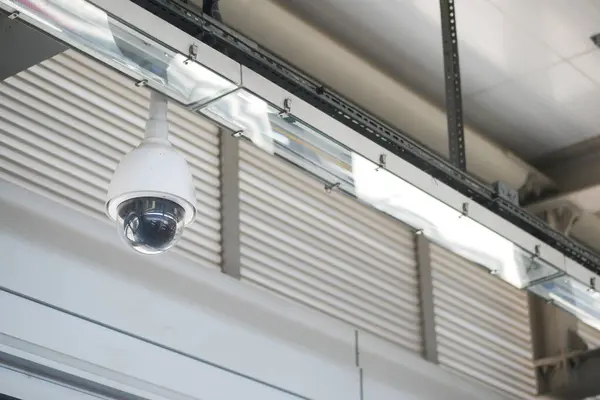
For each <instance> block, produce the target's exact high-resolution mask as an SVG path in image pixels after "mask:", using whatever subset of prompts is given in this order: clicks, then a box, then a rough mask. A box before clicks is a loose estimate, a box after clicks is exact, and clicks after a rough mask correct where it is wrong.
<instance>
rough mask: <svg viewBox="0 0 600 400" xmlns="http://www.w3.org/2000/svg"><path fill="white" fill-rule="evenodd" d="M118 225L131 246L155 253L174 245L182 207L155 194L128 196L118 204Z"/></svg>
mask: <svg viewBox="0 0 600 400" xmlns="http://www.w3.org/2000/svg"><path fill="white" fill-rule="evenodd" d="M117 212H118V217H117V229H118V230H119V233H120V234H121V236H122V237H123V239H124V240H125V242H126V243H127V244H128V245H129V246H131V247H132V248H133V249H134V250H136V251H137V252H139V253H143V254H158V253H162V252H164V251H166V250H168V249H169V248H171V247H173V246H174V245H175V244H176V243H177V241H178V240H179V238H180V237H181V234H182V232H183V227H184V223H183V221H184V216H185V211H184V209H183V207H181V206H180V205H179V204H177V203H175V202H174V201H171V200H167V199H162V198H158V197H141V198H136V199H131V200H127V201H125V202H123V203H122V204H121V205H119V207H118V209H117Z"/></svg>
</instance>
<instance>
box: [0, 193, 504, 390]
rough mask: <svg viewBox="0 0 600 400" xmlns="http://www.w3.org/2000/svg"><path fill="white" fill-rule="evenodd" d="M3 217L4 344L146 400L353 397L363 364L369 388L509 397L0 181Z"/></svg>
mask: <svg viewBox="0 0 600 400" xmlns="http://www.w3.org/2000/svg"><path fill="white" fill-rule="evenodd" d="M0 219H1V220H2V221H3V223H2V224H1V225H0V252H1V253H2V255H3V256H2V262H1V263H0V282H1V285H0V286H1V287H2V289H1V290H0V321H2V323H0V353H2V354H10V355H12V356H13V357H18V358H20V359H23V360H28V361H30V362H32V363H36V364H38V365H41V366H43V367H44V368H45V369H53V370H57V371H62V372H63V373H65V374H70V375H72V376H76V377H79V378H81V379H85V380H88V381H93V382H96V383H98V384H99V385H103V386H105V387H110V388H113V389H115V390H119V391H121V392H126V393H131V394H133V395H136V396H139V397H141V398H146V399H149V400H167V399H168V400H192V399H197V400H200V399H201V400H229V399H237V398H249V399H261V400H262V399H269V400H270V399H276V400H288V399H291V398H308V399H314V400H318V399H324V400H358V399H359V398H361V387H360V385H359V374H360V372H359V368H358V367H357V363H358V364H359V365H360V368H362V369H363V375H364V378H365V380H364V386H363V388H362V391H363V392H362V394H363V397H362V398H363V399H371V400H387V399H390V400H399V399H419V400H438V399H440V398H443V399H448V400H479V399H486V400H500V399H504V398H505V397H503V396H498V395H497V394H496V393H495V392H494V391H490V390H489V389H487V388H485V387H484V386H483V385H478V384H474V383H473V382H472V381H469V380H466V379H461V378H457V377H456V376H454V375H453V374H450V373H449V372H447V371H444V370H442V369H441V368H439V367H438V366H436V365H434V364H431V363H428V362H426V361H425V360H423V359H421V358H420V357H419V356H418V355H417V354H414V352H412V351H409V350H404V349H402V348H401V347H399V346H396V345H394V344H392V343H390V342H389V341H387V340H384V339H381V338H380V337H378V336H375V335H372V334H366V333H363V332H359V335H358V345H357V341H356V337H355V330H354V329H353V328H352V327H351V326H349V325H347V324H345V323H342V322H340V321H338V320H337V319H335V318H332V317H328V316H325V315H323V314H322V313H319V312H317V311H313V310H310V309H309V308H307V307H303V306H300V305H298V304H296V303H294V302H291V301H288V300H287V299H284V298H281V297H279V296H276V295H274V294H273V293H270V292H268V291H265V290H258V289H257V288H256V287H253V286H251V285H244V284H241V283H240V282H239V281H236V280H233V279H231V278H229V277H227V276H225V275H223V274H220V273H217V272H215V271H212V270H210V269H204V268H198V267H197V266H196V265H195V264H194V263H192V262H190V261H189V260H188V259H186V258H184V257H181V256H180V255H177V254H174V253H167V254H165V255H162V256H157V257H139V256H137V255H135V254H134V253H132V252H129V251H127V250H126V249H124V248H123V247H122V245H121V244H120V243H119V239H118V238H117V237H116V235H114V232H113V229H112V228H111V227H110V226H107V225H106V224H103V223H101V222H100V221H98V220H96V219H94V218H91V217H87V216H85V215H82V214H80V213H73V212H72V210H71V209H70V208H68V207H66V206H64V205H60V204H58V203H55V202H52V201H49V200H48V199H46V198H44V197H42V196H39V195H36V194H33V193H31V192H29V191H27V190H25V189H22V188H20V187H18V186H15V185H12V184H8V183H6V182H2V181H0ZM8 291H11V292H10V293H9V292H8ZM16 293H18V295H16ZM24 296H28V297H33V298H35V299H37V300H38V301H36V302H33V301H32V300H30V299H28V298H25V297H24ZM50 306H51V307H50ZM357 350H358V351H357ZM0 379H1V376H0ZM257 381H262V382H263V383H264V384H260V383H259V382H257ZM19 388H20V389H22V388H23V387H22V386H19ZM278 388H281V389H282V390H279V389H278ZM285 391H288V392H292V393H296V395H295V396H291V395H290V393H288V392H285ZM65 398H68V397H65ZM33 400H35V399H33Z"/></svg>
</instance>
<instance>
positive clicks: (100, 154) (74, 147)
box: [0, 51, 221, 268]
mask: <svg viewBox="0 0 600 400" xmlns="http://www.w3.org/2000/svg"><path fill="white" fill-rule="evenodd" d="M148 96H149V92H148V90H147V89H143V88H136V87H135V86H134V85H133V84H132V82H131V80H130V79H129V78H126V77H124V76H123V75H120V74H119V73H117V72H115V71H113V70H111V69H109V68H107V67H105V66H102V65H101V64H99V63H97V62H96V61H93V60H91V59H89V58H87V57H86V56H83V55H81V54H79V53H77V52H74V51H67V52H65V53H63V54H60V55H57V56H55V57H53V58H51V59H48V60H46V61H44V62H42V63H41V64H39V65H36V66H34V67H32V68H30V69H28V70H26V71H23V72H21V73H20V74H18V75H16V76H13V77H11V78H9V79H7V80H5V81H4V82H2V83H0V141H1V142H2V144H3V146H2V148H0V177H1V178H3V179H5V180H7V181H10V182H14V183H16V184H18V185H20V186H23V187H25V188H27V189H29V190H31V191H33V192H36V193H39V194H42V195H45V196H49V197H50V198H52V199H53V200H56V201H60V202H61V203H63V204H66V205H68V206H70V207H73V208H74V209H77V210H79V211H83V212H85V213H87V214H88V215H92V216H94V217H96V218H98V219H101V220H105V221H107V222H108V218H107V217H105V215H104V201H105V196H106V190H107V188H108V184H109V182H110V179H111V177H112V174H113V171H114V169H115V167H116V165H117V163H118V162H119V160H120V159H121V157H122V156H123V155H124V154H125V153H126V152H128V151H130V150H131V149H133V147H134V146H136V145H137V144H138V143H139V142H140V140H141V139H142V137H143V132H144V126H145V123H146V119H147V115H148V104H149V99H148ZM169 127H170V133H171V135H170V140H171V142H172V143H173V145H174V146H175V147H176V148H177V149H178V151H180V152H181V153H182V154H183V155H184V156H185V158H186V160H187V161H188V163H189V165H190V170H191V172H192V174H193V176H194V184H195V187H196V196H197V199H198V203H197V207H198V218H197V221H196V222H195V223H194V224H193V225H191V226H190V227H188V228H187V229H186V231H185V233H184V236H183V239H182V240H181V242H180V243H179V245H178V246H177V248H176V250H175V251H179V252H181V253H182V254H184V255H185V256H186V257H188V258H190V259H191V260H193V261H196V262H198V264H199V265H204V266H209V267H213V268H218V267H219V264H220V260H221V255H220V252H221V245H220V242H221V236H220V201H219V196H220V193H219V139H218V130H217V128H216V127H215V126H214V125H211V124H210V123H208V122H207V121H206V120H204V119H202V118H200V117H198V116H197V115H194V114H192V113H190V112H189V111H187V110H185V109H183V108H182V107H180V106H178V105H176V104H173V103H171V104H169Z"/></svg>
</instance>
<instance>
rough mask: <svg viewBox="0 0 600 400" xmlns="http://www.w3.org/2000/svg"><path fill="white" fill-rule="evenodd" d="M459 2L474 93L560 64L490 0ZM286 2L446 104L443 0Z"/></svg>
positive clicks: (467, 79) (464, 59)
mask: <svg viewBox="0 0 600 400" xmlns="http://www.w3.org/2000/svg"><path fill="white" fill-rule="evenodd" d="M456 4H457V23H458V37H459V50H460V58H461V59H460V61H461V72H462V76H463V81H462V83H463V91H464V92H465V93H466V94H468V93H474V92H478V91H481V90H484V89H487V88H490V87H493V86H495V85H497V84H499V83H502V82H505V81H507V80H509V79H511V78H512V77H513V76H519V75H522V74H525V73H527V72H530V71H534V70H536V69H540V68H543V67H546V66H549V65H552V64H554V63H556V62H558V61H560V58H559V57H558V55H556V54H555V53H554V52H553V51H551V49H550V48H549V47H548V46H547V45H545V44H544V43H543V42H542V41H540V40H539V39H537V38H535V37H534V36H533V35H531V34H528V32H527V31H526V30H524V29H523V28H521V27H520V26H519V25H518V24H517V23H514V22H513V21H512V20H509V19H508V18H506V17H505V16H504V15H503V14H502V13H501V12H500V11H499V10H498V9H497V8H496V7H494V6H493V5H492V4H491V3H489V2H488V1H487V0H457V1H456ZM286 6H287V7H290V8H291V9H292V10H293V11H294V12H296V13H298V14H299V15H301V16H303V17H304V18H306V19H308V20H310V21H312V22H313V23H315V24H316V25H317V26H319V27H320V28H322V29H324V30H325V31H327V32H329V33H330V34H332V35H333V36H334V37H337V38H339V39H341V40H342V41H343V42H344V43H346V44H348V45H349V46H350V47H351V48H353V49H355V50H358V51H359V52H360V53H362V54H363V55H364V56H366V57H367V58H368V59H370V60H372V61H373V63H374V64H376V65H379V66H382V67H384V68H385V69H387V70H388V71H390V72H392V73H393V74H394V75H395V76H397V77H398V78H399V79H401V80H403V81H405V82H407V83H408V84H409V85H411V86H412V87H414V88H415V89H416V90H417V91H419V92H422V93H424V94H426V95H429V97H430V98H431V99H432V100H434V101H436V102H437V103H441V102H443V98H444V85H443V67H442V64H443V60H442V41H441V31H440V30H441V28H440V10H439V0H320V1H315V0H294V1H289V2H286Z"/></svg>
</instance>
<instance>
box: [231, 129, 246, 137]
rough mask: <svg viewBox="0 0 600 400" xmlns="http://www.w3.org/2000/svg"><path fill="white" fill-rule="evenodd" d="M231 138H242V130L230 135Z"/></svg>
mask: <svg viewBox="0 0 600 400" xmlns="http://www.w3.org/2000/svg"><path fill="white" fill-rule="evenodd" d="M231 136H233V137H234V138H239V137H242V136H244V131H243V130H242V129H240V130H239V131H235V132H233V133H232V134H231Z"/></svg>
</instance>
